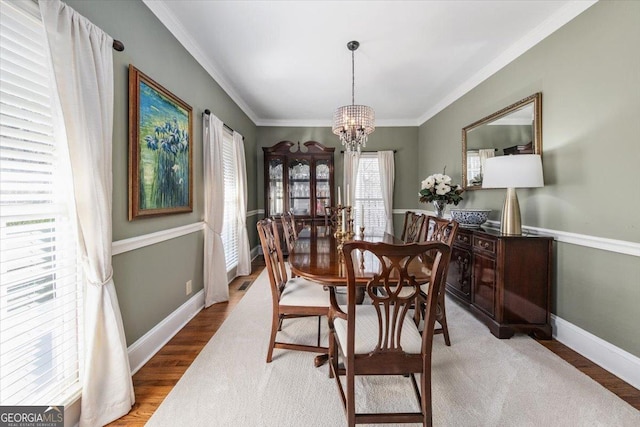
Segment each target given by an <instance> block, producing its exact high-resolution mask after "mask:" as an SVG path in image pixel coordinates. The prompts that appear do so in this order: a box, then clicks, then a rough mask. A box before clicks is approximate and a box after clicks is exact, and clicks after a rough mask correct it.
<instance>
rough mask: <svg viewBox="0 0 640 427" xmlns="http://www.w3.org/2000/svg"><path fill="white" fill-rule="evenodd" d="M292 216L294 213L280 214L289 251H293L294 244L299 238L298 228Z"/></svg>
mask: <svg viewBox="0 0 640 427" xmlns="http://www.w3.org/2000/svg"><path fill="white" fill-rule="evenodd" d="M290 216H292V215H291V214H287V213H283V214H282V215H281V216H280V221H281V222H282V232H283V233H282V234H283V236H284V241H285V243H286V244H287V251H289V253H291V252H292V251H293V246H294V244H295V242H296V239H297V238H298V236H297V234H296V229H295V227H294V225H293V222H292V220H291V218H290Z"/></svg>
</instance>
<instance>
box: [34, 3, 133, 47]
mask: <svg viewBox="0 0 640 427" xmlns="http://www.w3.org/2000/svg"><path fill="white" fill-rule="evenodd" d="M27 4H32V5H34V6H35V7H33V6H27V8H28V9H29V13H31V14H32V15H34V16H35V18H36V19H41V17H40V10H39V7H40V6H39V5H38V0H31V3H26V4H25V6H26V5H27ZM74 10H75V9H74ZM103 31H104V30H103ZM112 46H113V50H117V51H118V52H122V51H123V50H124V43H122V42H121V41H120V40H116V39H113V45H112Z"/></svg>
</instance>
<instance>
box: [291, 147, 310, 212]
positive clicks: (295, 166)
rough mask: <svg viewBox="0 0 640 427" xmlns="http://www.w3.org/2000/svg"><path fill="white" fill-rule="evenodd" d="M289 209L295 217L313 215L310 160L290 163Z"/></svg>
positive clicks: (298, 160)
mask: <svg viewBox="0 0 640 427" xmlns="http://www.w3.org/2000/svg"><path fill="white" fill-rule="evenodd" d="M289 208H290V209H291V211H292V212H293V214H294V215H310V214H311V211H310V209H311V167H310V165H309V160H304V159H302V160H301V159H292V160H291V161H290V162H289Z"/></svg>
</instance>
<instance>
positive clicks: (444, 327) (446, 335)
mask: <svg viewBox="0 0 640 427" xmlns="http://www.w3.org/2000/svg"><path fill="white" fill-rule="evenodd" d="M444 307H445V305H444V301H442V304H440V309H441V310H442V311H441V313H442V316H441V317H440V318H439V319H438V323H440V325H441V326H442V334H443V335H444V343H445V344H446V345H448V346H449V347H451V340H450V339H449V328H448V327H447V312H446V311H445V309H444Z"/></svg>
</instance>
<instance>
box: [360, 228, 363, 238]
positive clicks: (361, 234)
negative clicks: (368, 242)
mask: <svg viewBox="0 0 640 427" xmlns="http://www.w3.org/2000/svg"><path fill="white" fill-rule="evenodd" d="M360 240H364V226H363V225H361V226H360Z"/></svg>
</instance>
